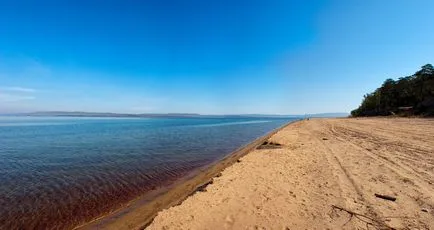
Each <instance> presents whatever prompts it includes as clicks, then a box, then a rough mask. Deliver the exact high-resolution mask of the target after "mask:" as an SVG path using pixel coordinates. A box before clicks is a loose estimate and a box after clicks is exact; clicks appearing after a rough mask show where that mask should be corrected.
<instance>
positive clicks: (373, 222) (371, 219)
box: [332, 205, 393, 229]
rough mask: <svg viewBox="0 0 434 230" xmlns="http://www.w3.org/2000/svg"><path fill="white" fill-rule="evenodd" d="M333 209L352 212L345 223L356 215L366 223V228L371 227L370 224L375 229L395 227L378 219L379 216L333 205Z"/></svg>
mask: <svg viewBox="0 0 434 230" xmlns="http://www.w3.org/2000/svg"><path fill="white" fill-rule="evenodd" d="M332 210H338V211H343V212H346V213H348V214H350V219H348V221H347V222H346V223H345V224H344V225H346V224H347V223H348V222H350V221H351V220H352V219H353V217H354V218H356V219H358V220H360V221H361V222H363V223H365V224H366V229H369V226H372V227H374V228H375V229H393V228H391V227H389V226H388V225H386V224H385V223H384V222H383V221H381V220H378V219H377V218H374V217H370V216H367V215H364V214H361V213H357V212H353V211H351V210H348V209H346V208H342V207H339V206H336V205H332Z"/></svg>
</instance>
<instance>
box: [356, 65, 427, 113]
mask: <svg viewBox="0 0 434 230" xmlns="http://www.w3.org/2000/svg"><path fill="white" fill-rule="evenodd" d="M404 114H405V115H422V116H434V67H433V66H432V65H431V64H426V65H424V66H422V67H421V69H420V70H419V71H417V72H416V73H415V74H413V75H411V76H406V77H401V78H399V79H398V80H396V81H395V80H393V79H390V78H389V79H387V80H385V81H384V83H383V84H382V85H381V87H380V88H378V89H376V90H375V91H374V92H372V93H368V94H366V95H365V96H364V98H363V101H362V103H361V105H360V106H359V108H357V109H355V110H353V111H351V115H352V116H353V117H359V116H388V115H404Z"/></svg>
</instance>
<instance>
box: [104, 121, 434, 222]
mask: <svg viewBox="0 0 434 230" xmlns="http://www.w3.org/2000/svg"><path fill="white" fill-rule="evenodd" d="M269 141H271V142H273V143H279V144H281V146H271V145H269V146H263V147H261V148H258V149H256V150H253V151H251V152H250V153H248V154H246V155H244V156H242V157H241V158H240V159H239V160H237V161H235V164H232V165H231V164H228V165H230V166H228V167H227V168H225V169H224V170H223V171H222V173H221V174H220V175H218V174H216V175H211V174H210V175H208V176H214V179H213V181H212V183H206V185H205V186H202V187H201V188H200V189H198V191H196V192H195V193H194V194H192V195H191V196H189V197H188V198H187V199H185V200H184V201H183V202H182V203H180V204H179V205H176V206H173V207H171V208H168V209H165V210H163V211H161V212H159V213H158V215H157V216H156V217H155V219H154V220H153V221H152V223H150V225H148V226H147V229H391V228H395V229H434V120H433V119H406V118H369V119H311V120H304V121H300V122H295V123H292V124H290V125H289V126H287V127H286V128H284V129H282V130H280V131H279V132H277V133H276V134H275V135H273V136H272V137H271V138H269ZM223 168H224V167H223ZM215 172H216V171H214V173H215ZM375 194H377V195H378V196H383V195H384V196H383V198H379V197H377V196H376V195H375ZM384 198H386V199H384ZM393 199H396V200H394V201H393ZM137 218H140V217H139V216H137ZM121 222H122V221H121ZM124 223H125V222H124ZM142 223H144V222H142ZM105 227H106V228H113V227H116V228H118V229H120V228H123V229H127V228H130V229H134V228H140V227H144V226H135V225H111V226H110V225H106V226H105Z"/></svg>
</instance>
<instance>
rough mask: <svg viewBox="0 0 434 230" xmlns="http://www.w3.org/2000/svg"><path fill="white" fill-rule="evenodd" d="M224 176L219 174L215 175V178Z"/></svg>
mask: <svg viewBox="0 0 434 230" xmlns="http://www.w3.org/2000/svg"><path fill="white" fill-rule="evenodd" d="M222 175H223V174H222V173H221V172H219V173H218V174H217V175H215V177H221V176H222Z"/></svg>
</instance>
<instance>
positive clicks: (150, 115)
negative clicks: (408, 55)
mask: <svg viewBox="0 0 434 230" xmlns="http://www.w3.org/2000/svg"><path fill="white" fill-rule="evenodd" d="M11 115H18V116H38V117H137V118H304V117H346V116H348V115H349V114H348V113H318V114H304V115H273V114H228V115H203V114H197V113H144V114H128V113H98V112H78V111H74V112H67V111H42V112H32V113H20V114H11Z"/></svg>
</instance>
